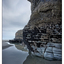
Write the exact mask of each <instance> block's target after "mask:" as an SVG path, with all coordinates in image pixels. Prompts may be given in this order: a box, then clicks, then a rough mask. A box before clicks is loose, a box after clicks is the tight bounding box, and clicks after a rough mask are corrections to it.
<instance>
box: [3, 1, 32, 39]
mask: <svg viewBox="0 0 64 64" xmlns="http://www.w3.org/2000/svg"><path fill="white" fill-rule="evenodd" d="M2 2H3V6H2V8H3V27H2V28H3V39H7V38H8V39H9V38H14V36H13V34H15V32H16V31H17V30H19V29H23V28H24V26H25V25H26V24H27V23H28V21H29V19H30V15H31V11H30V3H29V2H28V1H27V0H3V1H2ZM9 31H10V32H9ZM6 35H7V36H6Z"/></svg>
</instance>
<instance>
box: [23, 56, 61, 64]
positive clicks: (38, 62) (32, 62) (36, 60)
mask: <svg viewBox="0 0 64 64" xmlns="http://www.w3.org/2000/svg"><path fill="white" fill-rule="evenodd" d="M23 64H62V61H48V60H45V59H43V58H40V57H36V56H30V55H29V56H28V57H27V59H26V60H25V61H24V63H23Z"/></svg>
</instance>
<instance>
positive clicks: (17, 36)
mask: <svg viewBox="0 0 64 64" xmlns="http://www.w3.org/2000/svg"><path fill="white" fill-rule="evenodd" d="M15 39H21V40H23V30H18V31H17V32H16V33H15Z"/></svg>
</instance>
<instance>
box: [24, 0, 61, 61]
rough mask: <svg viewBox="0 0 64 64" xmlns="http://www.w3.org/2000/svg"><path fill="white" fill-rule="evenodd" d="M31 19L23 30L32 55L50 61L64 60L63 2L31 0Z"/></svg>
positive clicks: (57, 0) (56, 0) (58, 0)
mask: <svg viewBox="0 0 64 64" xmlns="http://www.w3.org/2000/svg"><path fill="white" fill-rule="evenodd" d="M29 1H30V2H31V12H32V14H31V17H30V20H29V22H28V24H27V25H26V26H25V27H24V29H23V40H24V43H25V44H26V45H27V47H28V49H29V50H30V51H31V53H32V54H34V55H37V56H40V57H44V58H45V59H48V60H54V59H56V60H61V59H62V15H61V14H62V9H61V7H62V2H61V1H60V0H29Z"/></svg>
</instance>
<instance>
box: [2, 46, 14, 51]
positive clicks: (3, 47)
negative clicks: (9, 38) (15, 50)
mask: <svg viewBox="0 0 64 64" xmlns="http://www.w3.org/2000/svg"><path fill="white" fill-rule="evenodd" d="M10 46H13V45H7V46H2V50H3V49H6V48H8V47H10Z"/></svg>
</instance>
